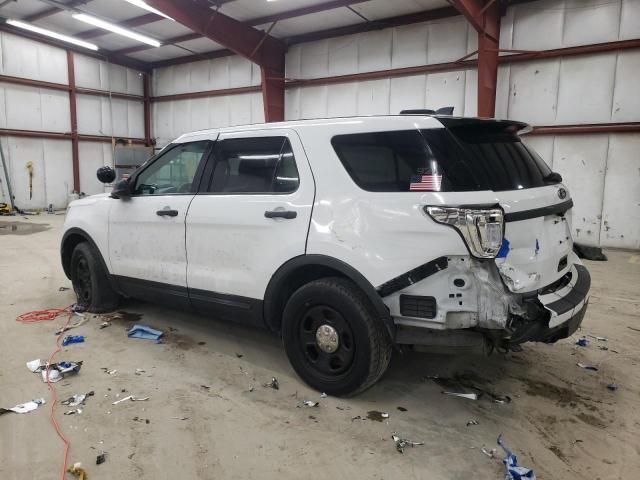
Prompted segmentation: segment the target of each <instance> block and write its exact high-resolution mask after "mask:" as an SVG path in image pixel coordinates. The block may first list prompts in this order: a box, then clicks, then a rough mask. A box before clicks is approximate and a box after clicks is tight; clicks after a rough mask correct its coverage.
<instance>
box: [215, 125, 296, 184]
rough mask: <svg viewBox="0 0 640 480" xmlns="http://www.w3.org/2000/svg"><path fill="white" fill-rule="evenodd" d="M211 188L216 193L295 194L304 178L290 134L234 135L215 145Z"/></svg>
mask: <svg viewBox="0 0 640 480" xmlns="http://www.w3.org/2000/svg"><path fill="white" fill-rule="evenodd" d="M215 158H216V165H215V169H214V172H213V182H212V185H211V187H210V189H209V190H210V191H212V192H215V193H292V192H295V191H296V190H297V189H298V184H299V183H300V179H299V176H298V169H297V167H296V161H295V158H294V156H293V150H292V149H291V144H290V143H289V140H288V139H287V138H286V137H253V138H232V139H227V140H222V141H219V142H218V143H217V144H216V147H215Z"/></svg>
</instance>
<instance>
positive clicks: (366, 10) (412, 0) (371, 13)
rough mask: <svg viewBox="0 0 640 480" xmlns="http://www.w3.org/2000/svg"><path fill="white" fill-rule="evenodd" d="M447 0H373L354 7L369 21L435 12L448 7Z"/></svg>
mask: <svg viewBox="0 0 640 480" xmlns="http://www.w3.org/2000/svg"><path fill="white" fill-rule="evenodd" d="M448 5H449V4H448V2H446V0H394V1H393V2H390V1H389V0H371V1H369V2H364V3H358V4H356V5H353V6H352V7H351V8H353V9H354V10H355V11H357V12H359V13H361V14H362V15H363V16H365V17H366V18H367V19H369V20H380V19H382V18H389V17H397V16H398V15H405V14H408V13H415V12H422V11H425V10H433V9H435V8H440V7H446V6H448Z"/></svg>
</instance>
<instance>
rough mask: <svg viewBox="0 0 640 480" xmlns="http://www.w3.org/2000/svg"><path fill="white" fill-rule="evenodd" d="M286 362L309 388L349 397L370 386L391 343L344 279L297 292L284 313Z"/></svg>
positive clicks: (325, 280)
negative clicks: (287, 361)
mask: <svg viewBox="0 0 640 480" xmlns="http://www.w3.org/2000/svg"><path fill="white" fill-rule="evenodd" d="M282 337H283V340H284V345H285V350H286V352H287V356H288V357H289V361H290V362H291V365H292V366H293V368H294V370H295V371H296V373H297V374H298V375H299V376H300V377H301V378H302V379H303V380H304V381H305V382H306V383H308V384H309V385H310V386H311V387H313V388H315V389H316V390H318V391H321V392H326V393H328V394H331V395H337V396H339V395H345V396H346V395H355V394H357V393H359V392H362V391H363V390H366V389H367V388H369V387H370V386H371V385H373V384H374V383H375V382H376V381H377V380H378V379H379V378H380V377H382V375H383V374H384V372H385V371H386V369H387V367H388V365H389V361H390V359H391V350H392V349H391V347H392V346H391V339H390V337H389V334H388V332H387V330H386V328H385V326H384V324H383V322H382V319H380V318H379V317H378V316H377V315H376V311H375V309H374V308H373V306H372V305H371V302H370V301H369V299H368V298H367V297H366V296H365V295H364V293H362V291H361V290H359V289H358V288H357V287H356V286H355V285H354V284H353V283H352V282H350V281H349V280H347V279H344V278H333V277H331V278H323V279H320V280H314V281H312V282H310V283H307V284H306V285H303V286H302V287H300V288H299V289H298V290H297V291H296V292H294V294H293V295H292V296H291V298H290V299H289V301H288V302H287V305H286V307H285V309H284V314H283V319H282Z"/></svg>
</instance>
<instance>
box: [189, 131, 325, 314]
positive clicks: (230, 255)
mask: <svg viewBox="0 0 640 480" xmlns="http://www.w3.org/2000/svg"><path fill="white" fill-rule="evenodd" d="M213 158H214V163H213V172H212V174H211V180H210V182H209V184H208V185H207V186H206V188H205V189H204V190H205V191H201V192H199V193H198V195H196V197H195V198H194V200H193V202H192V203H191V207H190V208H189V215H188V216H187V231H186V235H187V236H186V243H187V260H188V267H187V283H188V285H189V295H190V298H191V302H192V304H193V306H194V307H196V308H199V309H200V310H206V311H209V312H213V313H215V315H216V316H218V317H220V318H225V317H227V318H230V319H233V320H240V321H245V322H247V323H260V322H261V321H262V310H261V300H262V299H263V298H264V293H265V290H266V288H267V284H268V282H269V280H270V279H271V276H272V275H273V274H274V272H275V271H276V270H277V269H278V268H279V267H280V266H281V265H282V264H283V263H285V262H286V261H287V260H289V259H291V258H293V257H296V256H298V255H303V254H304V253H305V245H306V240H307V233H308V230H309V222H310V219H311V209H312V205H313V199H314V194H315V184H314V181H313V176H312V174H311V169H310V167H309V163H308V162H307V158H306V156H305V153H304V150H303V148H302V144H301V142H300V139H299V138H298V136H297V134H296V133H295V132H294V131H291V130H287V129H269V130H262V131H251V132H235V133H227V134H220V137H219V138H218V141H217V143H216V145H215V148H214V154H213ZM201 189H202V187H201Z"/></svg>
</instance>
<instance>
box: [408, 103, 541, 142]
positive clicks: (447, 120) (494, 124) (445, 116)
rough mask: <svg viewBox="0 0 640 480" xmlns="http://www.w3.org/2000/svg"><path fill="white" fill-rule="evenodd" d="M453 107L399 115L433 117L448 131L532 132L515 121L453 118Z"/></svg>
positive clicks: (411, 111)
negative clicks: (463, 129)
mask: <svg viewBox="0 0 640 480" xmlns="http://www.w3.org/2000/svg"><path fill="white" fill-rule="evenodd" d="M452 114H453V107H443V108H438V109H437V110H430V109H426V108H425V109H415V110H402V111H401V112H400V115H428V116H430V117H435V118H437V119H438V121H440V123H442V125H444V126H445V127H446V128H449V129H454V130H455V129H459V128H465V129H469V130H474V129H476V128H477V129H478V130H492V131H494V132H504V133H514V134H518V135H524V134H525V133H529V132H531V130H532V127H531V125H529V124H528V123H524V122H518V121H515V120H496V119H494V118H478V117H453V116H452Z"/></svg>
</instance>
